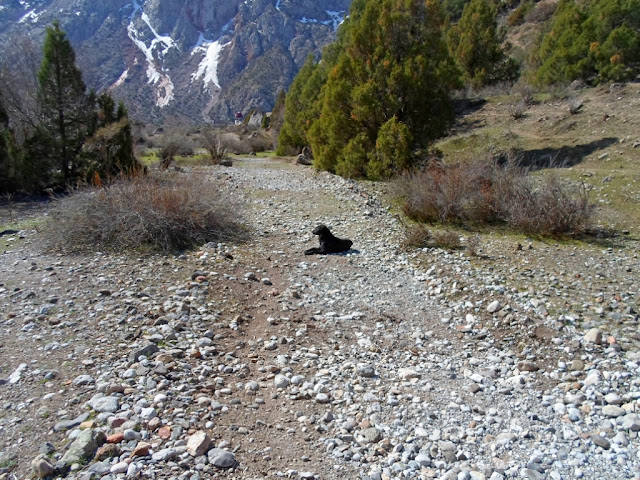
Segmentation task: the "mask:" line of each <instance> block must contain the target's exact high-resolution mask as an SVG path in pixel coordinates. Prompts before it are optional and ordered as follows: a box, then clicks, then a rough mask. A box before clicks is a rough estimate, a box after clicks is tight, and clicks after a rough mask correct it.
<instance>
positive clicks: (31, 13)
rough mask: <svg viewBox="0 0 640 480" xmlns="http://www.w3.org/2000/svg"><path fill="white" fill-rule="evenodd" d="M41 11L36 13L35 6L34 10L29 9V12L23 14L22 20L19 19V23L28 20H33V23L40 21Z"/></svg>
mask: <svg viewBox="0 0 640 480" xmlns="http://www.w3.org/2000/svg"><path fill="white" fill-rule="evenodd" d="M40 13H42V12H40ZM40 13H36V9H35V8H34V9H33V10H29V11H28V12H27V13H25V14H24V15H23V16H22V18H20V20H18V23H25V22H28V21H31V23H36V22H37V21H38V17H39V16H40Z"/></svg>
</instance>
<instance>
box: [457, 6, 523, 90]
mask: <svg viewBox="0 0 640 480" xmlns="http://www.w3.org/2000/svg"><path fill="white" fill-rule="evenodd" d="M501 40H502V39H501V38H500V36H499V35H498V26H497V8H496V6H495V4H494V3H493V0H471V2H470V3H467V4H466V5H465V6H464V9H463V11H462V17H461V18H460V22H459V23H458V24H457V25H454V26H453V27H451V29H450V30H449V33H448V42H449V49H450V51H451V53H452V55H453V56H454V58H455V59H456V61H457V62H458V64H459V65H460V67H461V68H462V70H463V71H464V77H465V81H466V82H469V83H471V84H472V85H473V86H474V87H475V88H478V87H481V86H483V85H490V84H494V83H496V82H499V81H506V80H515V78H516V76H517V66H516V65H515V63H514V62H513V60H511V59H509V58H508V57H507V56H506V55H505V53H504V50H503V49H502V46H501Z"/></svg>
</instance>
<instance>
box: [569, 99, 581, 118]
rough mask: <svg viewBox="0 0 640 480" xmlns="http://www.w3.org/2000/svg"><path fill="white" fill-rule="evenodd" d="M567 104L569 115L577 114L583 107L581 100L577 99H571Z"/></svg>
mask: <svg viewBox="0 0 640 480" xmlns="http://www.w3.org/2000/svg"><path fill="white" fill-rule="evenodd" d="M567 103H568V104H569V113H570V114H571V115H575V114H576V113H578V112H579V111H580V109H581V108H582V105H583V103H582V100H581V99H579V98H578V97H571V98H570V99H569V101H568V102H567Z"/></svg>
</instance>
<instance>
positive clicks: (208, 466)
mask: <svg viewBox="0 0 640 480" xmlns="http://www.w3.org/2000/svg"><path fill="white" fill-rule="evenodd" d="M198 174H204V175H210V176H211V177H212V178H214V177H215V178H217V179H218V180H219V181H221V182H222V184H223V187H222V188H221V190H220V194H221V195H231V196H234V197H236V196H239V197H242V198H243V199H244V201H245V205H246V220H247V223H248V225H249V226H250V227H251V229H252V231H253V240H252V241H251V242H250V243H248V244H245V245H239V246H233V245H207V246H204V247H203V248H202V249H199V250H197V251H193V252H187V253H185V254H183V255H178V256H159V255H149V256H144V257H140V258H138V257H136V256H132V255H114V254H101V253H100V254H90V255H84V256H76V257H71V256H57V255H49V254H43V253H41V252H40V251H39V250H38V249H37V248H36V243H37V235H38V234H37V232H36V231H31V230H26V231H24V232H22V236H23V237H24V238H19V236H15V238H13V240H9V239H5V240H7V245H9V248H7V250H6V251H5V252H4V254H3V255H2V256H0V302H2V305H3V309H2V313H1V315H0V333H1V335H2V336H1V340H0V379H4V380H5V382H4V383H3V384H1V385H0V398H1V399H2V400H1V401H0V408H1V410H0V450H1V451H2V454H1V458H0V468H3V469H4V470H0V476H6V477H9V476H11V475H14V474H15V475H17V476H18V478H23V477H25V476H27V475H28V472H29V471H30V470H31V461H32V460H33V459H34V458H35V457H36V455H37V454H38V451H39V450H40V451H41V452H45V453H46V454H47V455H48V457H47V458H48V460H40V466H42V465H43V464H46V463H50V464H51V465H53V466H56V463H57V464H58V465H57V466H58V468H59V470H66V469H68V468H69V467H70V468H71V472H70V473H68V474H67V475H68V478H83V479H85V478H87V479H88V478H101V477H102V478H105V477H104V476H110V478H112V479H113V478H124V477H127V478H138V477H140V478H180V479H182V478H184V479H185V480H186V479H190V480H197V479H198V478H234V479H257V478H265V479H266V478H282V477H284V478H287V477H290V478H296V477H299V478H323V479H334V478H344V479H356V478H491V479H493V480H497V479H500V478H516V477H522V476H524V477H525V478H545V476H546V477H548V478H594V479H595V478H620V479H622V478H634V475H637V473H636V472H637V471H638V467H639V466H640V463H639V462H640V458H639V457H638V451H639V440H638V430H640V421H639V420H638V418H637V413H636V412H637V411H638V410H640V404H639V403H638V402H639V398H640V383H639V380H638V378H639V377H638V374H639V373H640V371H639V368H640V366H639V365H640V353H639V352H640V348H639V346H640V335H639V334H638V315H637V313H636V311H637V308H638V306H637V301H638V291H637V282H636V278H635V275H636V274H635V272H637V271H638V269H639V268H640V264H639V262H638V259H637V244H635V243H633V241H626V243H624V242H623V243H621V244H619V245H616V246H614V247H612V248H607V247H602V246H589V245H580V246H577V245H568V244H559V245H558V244H554V243H552V242H540V241H533V240H528V239H523V238H520V237H513V236H500V235H495V234H493V235H490V234H485V235H483V236H482V243H481V256H480V257H472V256H470V255H469V254H468V253H467V252H465V251H464V250H460V251H454V252H446V251H443V250H439V249H423V250H418V251H415V250H413V251H405V250H404V249H402V248H401V241H402V239H403V233H404V228H403V226H402V224H401V222H400V221H399V219H398V217H396V216H395V215H394V214H393V213H392V212H391V211H390V210H389V208H388V206H386V205H384V204H383V203H382V202H381V200H380V198H379V197H378V193H379V191H380V188H381V187H380V186H375V185H369V184H364V183H356V182H350V181H345V180H343V179H340V178H338V177H335V176H332V175H329V174H325V173H316V172H314V171H313V170H311V169H308V168H303V167H298V166H294V165H291V164H288V163H283V162H279V161H273V160H260V159H246V160H242V161H238V162H236V164H235V165H234V167H233V168H230V169H225V168H214V169H202V170H199V171H198ZM319 223H324V224H327V225H329V226H330V227H331V228H332V231H333V232H334V233H335V234H336V235H337V236H340V237H347V238H350V239H352V240H353V241H354V245H353V250H352V251H350V252H348V253H347V254H342V255H329V256H313V257H305V256H304V255H303V252H304V250H305V249H307V248H309V247H311V246H315V245H317V243H316V242H317V239H316V238H314V237H313V235H312V234H311V230H312V229H313V228H314V227H315V226H316V225H317V224H319ZM518 243H522V244H523V245H524V248H523V249H516V248H515V247H516V245H517V244H518ZM596 328H597V329H599V330H600V335H602V339H599V338H597V337H598V336H597V335H596V334H595V333H594V332H590V333H589V335H586V334H587V332H588V331H589V330H590V329H596ZM608 337H609V338H608ZM611 337H615V338H613V339H612V338H611ZM593 340H597V342H595V343H594V341H593ZM149 344H152V345H155V347H154V349H155V350H157V351H155V352H153V351H150V350H147V351H146V352H148V353H144V355H145V357H147V358H144V357H141V356H140V355H143V352H144V351H143V350H141V348H142V347H145V346H146V345H149ZM22 365H24V366H22ZM105 405H106V406H105ZM83 413H86V414H87V418H86V419H84V423H83V424H82V425H73V426H69V425H64V423H63V422H65V421H70V420H73V419H76V418H78V416H79V415H81V414H83ZM78 423H79V422H78ZM81 430H82V431H90V432H93V433H95V434H96V435H97V434H98V433H99V432H103V433H105V434H106V435H108V436H110V439H111V441H113V442H114V443H113V444H112V445H113V447H111V450H110V454H111V455H112V456H113V458H107V459H101V458H100V459H95V458H91V459H85V460H84V461H81V462H75V463H73V462H71V463H68V464H67V466H66V467H64V468H63V466H62V465H61V462H62V463H64V462H63V460H64V459H65V458H66V457H63V455H67V454H68V452H69V450H70V443H71V440H74V439H75V438H76V437H77V436H78V435H79V434H80V432H81ZM198 431H204V432H205V433H206V435H207V438H208V439H210V440H211V446H210V447H208V448H205V451H206V450H207V449H208V450H209V452H208V454H207V455H201V454H197V455H192V454H191V453H189V451H188V448H187V447H188V446H189V445H191V446H192V442H194V441H195V440H194V438H195V437H196V435H195V434H196V432H198ZM118 433H122V434H123V435H124V439H122V438H120V439H118V437H113V435H117V434H118ZM116 440H119V441H116ZM45 442H49V443H50V444H51V445H50V446H46V445H44V444H45ZM145 444H148V445H149V447H147V448H148V450H149V452H148V455H142V454H141V455H135V454H133V452H135V451H136V450H137V449H140V448H142V447H143V446H144V445H145ZM213 447H216V448H220V449H223V450H225V451H227V452H230V454H231V455H232V456H233V458H234V461H235V462H237V463H235V467H234V468H231V469H228V468H220V462H221V460H220V459H219V458H218V457H217V456H216V455H218V454H219V451H218V450H216V448H213ZM132 455H133V456H132ZM91 457H93V452H92V453H91ZM42 468H44V467H42ZM90 472H93V473H90ZM461 475H462V477H461ZM0 478H3V477H0Z"/></svg>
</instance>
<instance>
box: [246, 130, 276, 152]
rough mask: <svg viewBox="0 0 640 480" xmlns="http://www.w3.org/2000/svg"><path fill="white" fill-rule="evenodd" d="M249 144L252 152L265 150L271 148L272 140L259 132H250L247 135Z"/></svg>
mask: <svg viewBox="0 0 640 480" xmlns="http://www.w3.org/2000/svg"><path fill="white" fill-rule="evenodd" d="M249 145H251V151H252V152H265V151H267V150H272V149H273V140H272V139H271V138H270V137H266V136H264V135H260V134H252V135H251V136H250V137H249Z"/></svg>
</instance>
